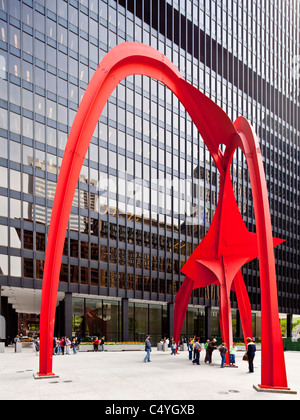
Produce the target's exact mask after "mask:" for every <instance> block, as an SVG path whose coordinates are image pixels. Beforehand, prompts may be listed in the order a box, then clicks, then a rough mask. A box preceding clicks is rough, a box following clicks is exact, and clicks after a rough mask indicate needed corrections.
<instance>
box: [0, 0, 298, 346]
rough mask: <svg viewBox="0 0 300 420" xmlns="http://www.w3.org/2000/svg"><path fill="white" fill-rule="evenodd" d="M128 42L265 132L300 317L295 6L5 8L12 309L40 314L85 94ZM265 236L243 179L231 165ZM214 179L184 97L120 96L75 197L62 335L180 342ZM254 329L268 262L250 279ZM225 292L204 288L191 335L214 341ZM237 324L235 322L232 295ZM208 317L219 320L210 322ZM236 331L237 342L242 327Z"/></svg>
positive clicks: (71, 1) (129, 85)
mask: <svg viewBox="0 0 300 420" xmlns="http://www.w3.org/2000/svg"><path fill="white" fill-rule="evenodd" d="M124 41H136V42H142V43H145V44H147V45H151V46H153V47H154V48H156V49H158V50H159V51H161V52H162V53H163V54H165V55H166V56H167V57H168V58H169V59H170V60H171V61H172V62H173V63H174V64H175V65H176V66H177V67H178V69H179V70H180V72H181V73H182V75H183V76H184V77H185V79H186V80H187V81H189V82H190V83H192V84H193V85H194V86H196V87H197V88H198V89H200V90H201V91H202V92H204V93H205V94H206V95H207V96H209V97H210V98H211V99H213V100H214V101H215V102H216V103H217V104H218V105H219V106H221V107H222V108H223V109H224V111H225V112H226V113H227V114H228V115H229V117H230V118H231V119H232V120H233V121H234V120H235V119H236V118H237V117H238V116H239V115H243V116H245V117H246V118H247V119H248V120H249V121H250V122H251V124H252V125H253V127H254V129H255V131H256V132H257V134H258V136H259V140H260V144H261V150H262V155H263V159H264V167H265V172H266V178H267V184H268V190H269V199H270V206H271V217H272V225H273V235H274V236H275V237H280V238H284V239H286V242H285V243H284V244H282V245H280V247H278V248H277V249H275V256H276V267H277V279H278V281H277V283H278V299H279V308H280V312H281V313H283V314H299V312H300V276H299V268H300V261H299V249H300V227H299V224H298V220H299V218H300V166H299V161H300V149H299V147H300V144H299V132H300V127H299V118H300V113H299V110H300V86H299V82H300V47H299V46H300V5H299V1H296V0H287V1H280V2H279V1H277V0H269V1H266V0H261V1H258V0H257V1H235V0H219V1H218V0H216V1H212V0H200V1H199V0H197V1H196V0H182V1H181V0H180V1H179V0H178V1H176V0H136V1H134V0H119V1H116V0H108V1H104V0H80V1H76V0H68V1H65V0H51V1H46V0H36V1H33V0H20V1H19V0H9V1H8V0H0V196H1V198H0V285H1V295H2V298H1V302H2V305H1V308H2V309H1V311H2V313H3V314H4V315H5V317H6V319H8V318H11V317H10V316H8V315H9V314H12V313H13V312H14V311H15V310H16V311H18V312H35V313H38V312H39V297H40V291H41V287H42V277H43V268H44V263H43V261H44V257H45V247H46V243H47V232H48V227H49V221H50V217H51V210H52V204H53V198H54V194H55V188H56V182H57V177H58V172H59V168H60V165H61V160H62V157H63V153H64V148H65V145H66V141H67V137H68V133H69V131H70V128H71V125H72V122H73V120H74V117H75V114H76V111H77V109H78V106H79V103H80V101H81V98H82V96H83V94H84V92H85V90H86V88H87V85H88V82H89V80H90V79H91V77H92V75H93V73H94V71H95V69H96V68H97V66H98V64H99V62H100V61H101V59H102V58H103V57H104V55H105V54H106V53H107V52H108V51H109V50H110V49H111V48H113V47H114V46H115V45H117V44H120V43H122V42H124ZM232 180H233V185H234V192H235V196H236V199H237V202H238V206H239V209H240V211H241V214H242V215H243V218H244V221H245V223H246V225H247V227H248V229H249V230H250V231H255V219H254V214H253V207H252V199H251V188H250V182H249V175H248V169H247V166H246V162H245V160H244V158H243V156H242V154H241V153H238V152H237V153H236V155H235V157H234V160H233V163H232ZM218 191H219V175H218V172H217V169H216V167H215V165H214V163H213V161H212V159H211V157H210V154H209V153H208V151H207V149H206V147H205V144H204V142H203V140H202V138H201V136H200V135H199V133H198V131H197V130H196V128H195V127H194V125H193V123H192V121H191V119H190V117H189V115H188V114H187V113H186V111H185V109H184V108H183V107H182V105H181V104H180V103H179V101H178V100H177V98H176V97H175V96H174V95H173V94H172V93H171V92H170V91H169V90H168V89H167V88H166V87H165V86H164V85H162V84H160V83H158V82H157V81H155V80H152V79H149V78H147V77H144V76H132V77H128V78H127V79H125V80H124V81H122V82H121V84H120V85H119V86H118V87H117V89H116V90H115V91H114V93H113V95H112V96H111V98H110V99H109V102H108V104H107V106H106V108H105V110H104V112H103V114H102V116H101V118H100V120H99V123H98V125H97V128H96V130H95V132H94V135H93V138H92V143H91V145H90V148H89V152H88V155H87V156H86V159H85V161H84V166H83V169H82V172H81V176H80V180H79V183H78V187H77V189H76V194H75V197H74V201H73V206H72V211H71V216H70V221H69V229H68V232H67V237H66V242H65V248H64V255H63V259H62V268H61V276H60V287H59V291H60V294H59V301H60V303H59V305H58V311H57V322H56V330H57V334H59V335H61V334H62V333H64V332H66V333H68V335H71V334H72V332H73V333H76V334H80V335H82V336H87V335H103V334H104V335H105V336H106V337H107V339H108V340H109V339H112V340H122V339H123V340H139V339H143V338H144V334H146V333H151V334H152V336H154V337H157V338H161V336H167V335H171V334H172V321H173V309H174V308H173V305H174V298H175V295H176V293H177V291H178V289H179V287H180V284H181V282H182V281H183V276H182V275H181V274H180V269H181V267H182V266H183V264H184V263H185V262H186V260H187V259H188V257H189V256H190V255H191V254H192V252H193V251H194V249H195V248H196V246H197V245H198V244H199V243H200V241H201V240H202V239H203V237H204V236H205V234H206V233H207V231H208V229H209V226H210V223H211V220H212V218H213V215H214V211H215V209H216V205H217V200H218ZM243 275H244V278H245V282H246V284H247V288H248V292H249V295H250V300H251V304H252V310H253V314H254V315H256V321H257V322H256V324H257V325H256V327H255V328H256V335H259V312H260V283H259V267H258V261H257V260H254V261H252V262H251V263H249V264H248V265H247V266H246V267H245V268H244V269H243ZM218 292H219V290H218V287H217V286H210V287H208V288H206V289H200V290H197V291H194V292H193V295H192V297H191V302H190V307H189V310H188V315H187V318H186V322H185V325H184V328H183V335H186V336H189V335H194V334H195V333H196V334H198V335H201V336H206V335H208V334H209V335H219V327H218ZM232 308H233V317H234V318H235V319H237V320H238V312H237V305H236V301H235V295H234V294H232ZM208 321H210V322H208ZM234 326H235V327H234V334H235V335H241V332H240V329H239V323H238V322H236V323H234Z"/></svg>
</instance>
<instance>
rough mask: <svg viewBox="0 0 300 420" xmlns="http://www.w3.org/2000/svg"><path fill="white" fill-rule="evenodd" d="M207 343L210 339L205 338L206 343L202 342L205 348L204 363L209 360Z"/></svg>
mask: <svg viewBox="0 0 300 420" xmlns="http://www.w3.org/2000/svg"><path fill="white" fill-rule="evenodd" d="M209 343H210V341H209V340H206V343H205V344H204V349H205V358H204V363H206V362H209V353H208V352H207V347H208V345H209Z"/></svg>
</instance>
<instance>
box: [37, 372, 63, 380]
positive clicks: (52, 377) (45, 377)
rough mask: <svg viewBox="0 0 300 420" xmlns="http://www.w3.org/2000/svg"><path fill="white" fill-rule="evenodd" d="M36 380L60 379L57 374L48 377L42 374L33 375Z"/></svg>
mask: <svg viewBox="0 0 300 420" xmlns="http://www.w3.org/2000/svg"><path fill="white" fill-rule="evenodd" d="M33 377H34V379H54V378H59V376H58V375H55V373H48V374H47V375H43V374H41V373H38V372H37V373H34V374H33Z"/></svg>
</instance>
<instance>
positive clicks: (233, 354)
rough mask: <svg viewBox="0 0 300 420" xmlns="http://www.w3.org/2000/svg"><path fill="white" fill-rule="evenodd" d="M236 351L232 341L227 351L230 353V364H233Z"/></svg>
mask: <svg viewBox="0 0 300 420" xmlns="http://www.w3.org/2000/svg"><path fill="white" fill-rule="evenodd" d="M236 352H237V347H236V344H235V343H232V346H230V349H229V353H230V365H231V366H235V355H236Z"/></svg>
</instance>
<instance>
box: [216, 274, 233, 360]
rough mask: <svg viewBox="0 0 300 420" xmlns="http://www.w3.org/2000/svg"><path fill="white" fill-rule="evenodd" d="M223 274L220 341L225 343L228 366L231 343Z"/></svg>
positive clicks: (227, 302)
mask: <svg viewBox="0 0 300 420" xmlns="http://www.w3.org/2000/svg"><path fill="white" fill-rule="evenodd" d="M223 274H224V280H223V281H222V282H220V300H219V302H220V303H219V308H220V312H219V320H220V328H221V334H222V340H223V341H224V342H225V343H226V347H227V349H228V352H227V353H226V363H227V364H230V354H229V349H230V346H231V345H232V342H233V333H232V315H231V305H230V288H229V287H228V286H227V284H226V281H225V270H224V273H223Z"/></svg>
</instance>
